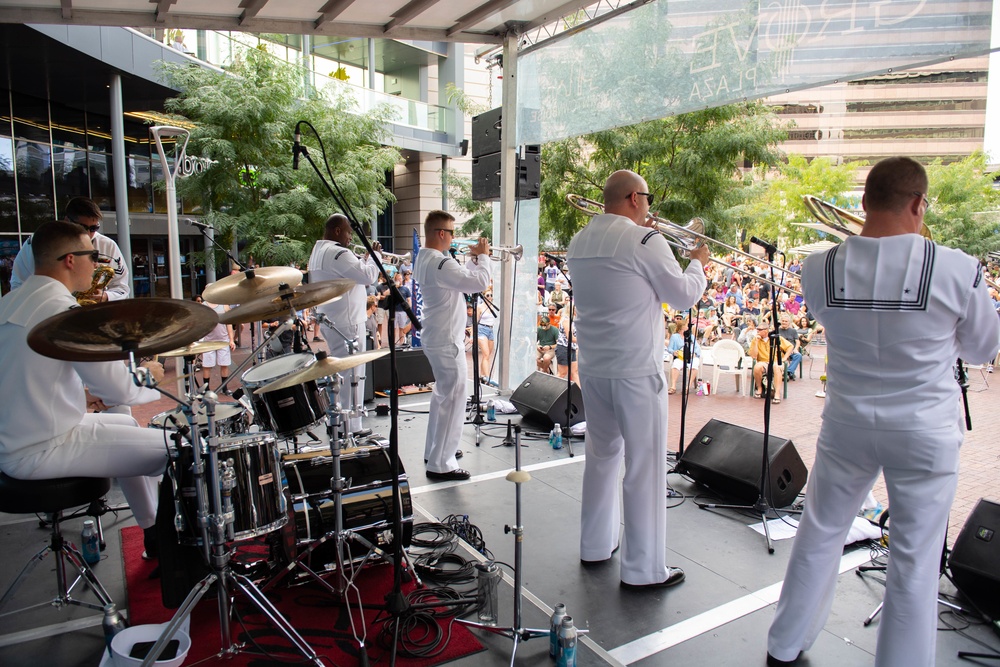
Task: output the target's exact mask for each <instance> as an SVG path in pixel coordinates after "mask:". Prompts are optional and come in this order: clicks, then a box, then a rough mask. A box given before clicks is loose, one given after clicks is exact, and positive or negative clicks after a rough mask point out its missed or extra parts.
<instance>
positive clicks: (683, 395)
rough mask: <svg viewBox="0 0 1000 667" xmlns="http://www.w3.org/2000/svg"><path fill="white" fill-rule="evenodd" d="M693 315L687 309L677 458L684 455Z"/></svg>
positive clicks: (692, 311)
mask: <svg viewBox="0 0 1000 667" xmlns="http://www.w3.org/2000/svg"><path fill="white" fill-rule="evenodd" d="M693 316H694V307H693V306H692V307H691V308H689V309H688V326H687V331H685V332H684V348H683V349H684V352H683V354H684V358H683V359H681V425H680V426H681V433H680V442H678V443H677V458H678V459H680V458H681V457H682V456H684V424H685V423H686V421H687V407H688V397H689V395H690V392H689V391H688V368H689V367H690V368H692V370H693V364H694V338H693V336H692V335H691V329H692V326H691V324H692V323H691V318H692V317H693ZM673 363H674V360H673V359H671V360H670V364H671V366H673Z"/></svg>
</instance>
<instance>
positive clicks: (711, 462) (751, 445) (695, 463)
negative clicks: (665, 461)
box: [677, 419, 807, 507]
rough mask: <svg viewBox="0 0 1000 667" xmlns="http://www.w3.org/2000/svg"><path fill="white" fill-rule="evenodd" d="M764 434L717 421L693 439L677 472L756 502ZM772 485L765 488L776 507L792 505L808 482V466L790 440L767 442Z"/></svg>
mask: <svg viewBox="0 0 1000 667" xmlns="http://www.w3.org/2000/svg"><path fill="white" fill-rule="evenodd" d="M763 442H764V434H763V433H761V432H760V431H753V430H751V429H748V428H743V427H742V426H736V425H735V424H727V423H726V422H723V421H719V420H717V419H712V420H711V421H709V422H708V423H707V424H705V426H704V427H703V428H702V429H701V431H699V432H698V435H696V436H695V437H694V439H693V440H691V444H689V445H688V446H687V448H686V449H685V450H684V455H683V456H682V457H681V460H680V461H679V462H678V464H677V471H678V472H681V473H684V474H686V475H688V476H690V477H691V478H692V479H693V480H694V481H696V482H698V483H699V484H703V485H705V486H707V487H708V488H710V489H712V490H713V491H715V492H717V493H720V494H722V495H724V496H728V497H731V498H733V499H735V500H738V501H739V502H742V503H747V504H752V503H754V502H756V501H757V498H758V496H759V493H760V463H761V451H760V448H761V446H762V445H763ZM767 455H768V461H769V462H770V464H771V465H770V470H771V474H770V483H769V484H768V485H766V486H765V487H764V492H765V493H766V494H768V495H767V497H768V500H769V501H770V503H771V507H787V506H788V505H791V504H792V503H793V502H794V501H795V497H796V496H798V494H799V491H801V490H802V487H804V486H805V484H806V474H807V473H806V466H805V464H804V463H802V459H801V458H800V457H799V453H798V452H797V451H796V450H795V445H793V444H792V441H791V440H787V439H785V438H779V437H776V436H773V435H772V436H770V437H769V438H768V441H767Z"/></svg>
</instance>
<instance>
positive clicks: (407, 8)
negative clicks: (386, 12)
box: [385, 0, 438, 33]
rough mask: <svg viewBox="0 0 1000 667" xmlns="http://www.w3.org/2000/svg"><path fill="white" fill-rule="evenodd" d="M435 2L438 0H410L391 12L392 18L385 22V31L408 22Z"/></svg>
mask: <svg viewBox="0 0 1000 667" xmlns="http://www.w3.org/2000/svg"><path fill="white" fill-rule="evenodd" d="M437 3H438V0H410V2H408V3H406V4H405V5H403V6H402V7H400V8H399V9H398V10H396V11H395V12H393V14H392V20H391V21H389V22H388V23H386V24H385V31H386V32H387V33H388V32H391V31H392V30H394V29H396V28H398V27H399V26H401V25H405V24H406V23H409V22H410V19H412V18H415V17H417V16H419V15H420V14H422V13H423V12H425V11H426V10H427V9H428V8H430V7H433V6H434V5H436V4H437Z"/></svg>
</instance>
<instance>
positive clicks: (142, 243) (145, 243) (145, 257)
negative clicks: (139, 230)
mask: <svg viewBox="0 0 1000 667" xmlns="http://www.w3.org/2000/svg"><path fill="white" fill-rule="evenodd" d="M132 283H133V285H134V289H135V296H136V297H143V296H152V294H151V292H150V284H149V240H148V239H140V238H135V237H132Z"/></svg>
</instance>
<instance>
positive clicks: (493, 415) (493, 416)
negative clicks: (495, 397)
mask: <svg viewBox="0 0 1000 667" xmlns="http://www.w3.org/2000/svg"><path fill="white" fill-rule="evenodd" d="M496 420H497V406H496V404H495V403H494V402H493V401H489V402H488V403H487V404H486V421H488V422H495V421H496Z"/></svg>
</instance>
